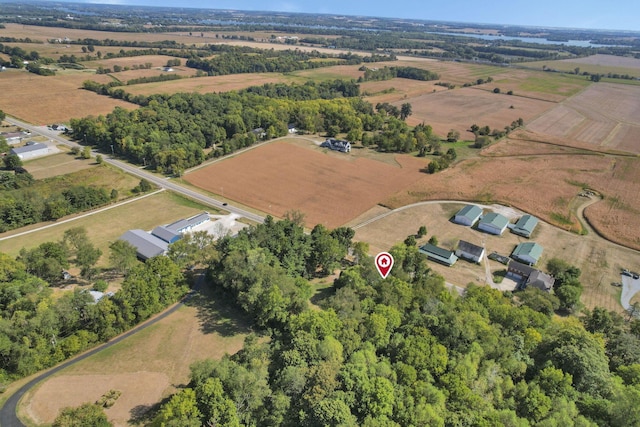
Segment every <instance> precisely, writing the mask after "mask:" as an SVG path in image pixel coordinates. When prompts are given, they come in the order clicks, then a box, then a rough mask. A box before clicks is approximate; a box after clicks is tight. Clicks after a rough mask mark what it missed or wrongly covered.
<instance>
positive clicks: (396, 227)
mask: <svg viewBox="0 0 640 427" xmlns="http://www.w3.org/2000/svg"><path fill="white" fill-rule="evenodd" d="M597 204H598V203H596V205H597ZM461 207H462V205H461V204H458V203H439V202H427V203H424V204H420V205H417V206H413V207H410V208H408V209H404V210H401V211H397V212H394V213H392V214H391V215H389V216H386V217H385V218H383V219H380V220H378V221H375V222H373V223H370V224H368V225H366V226H364V227H362V228H359V229H357V231H356V234H355V238H354V239H355V240H357V241H365V242H368V243H369V244H370V253H372V254H375V253H377V252H379V251H383V250H388V249H389V248H390V247H391V246H393V245H394V244H397V243H400V242H402V241H403V240H404V239H405V238H406V237H407V236H408V235H410V234H414V233H415V232H416V231H417V229H418V227H420V226H421V225H425V226H426V227H427V230H428V235H427V236H425V237H424V238H423V239H422V240H420V244H422V243H426V241H427V240H428V239H429V237H431V236H432V235H435V236H436V237H437V238H438V241H439V244H440V246H442V247H445V248H449V249H454V248H455V246H456V244H457V242H458V241H459V240H460V239H462V240H466V241H469V242H471V243H474V244H477V245H483V244H484V245H485V247H486V250H487V252H488V253H490V252H492V251H497V252H498V253H500V254H503V255H509V254H510V253H511V251H512V250H513V248H514V247H515V246H516V245H517V244H518V243H520V242H523V241H527V239H525V238H523V237H520V236H517V235H515V234H512V233H509V232H508V231H506V232H505V233H504V234H503V235H502V236H500V237H499V236H493V235H489V234H486V233H482V232H480V231H478V230H474V229H472V228H470V227H463V226H460V225H457V224H454V223H452V222H450V221H449V219H450V218H451V217H452V216H453V215H454V214H455V212H456V211H457V210H458V209H460V208H461ZM500 210H501V211H502V208H501V209H500ZM512 222H513V220H512ZM531 241H535V242H537V243H539V244H540V245H541V246H542V247H543V248H544V252H543V256H542V259H541V260H540V261H539V263H538V267H539V268H541V269H543V270H544V269H545V265H546V262H547V261H548V260H549V259H551V258H554V257H558V258H561V259H564V260H566V261H568V262H569V263H571V264H573V265H576V266H577V267H579V268H580V269H581V270H582V276H581V282H582V284H583V285H584V287H585V291H584V293H583V296H582V302H583V303H584V304H585V306H586V307H588V308H590V309H592V308H593V307H596V306H601V307H605V308H607V309H610V310H615V311H618V312H622V306H621V305H620V303H619V298H618V288H615V287H613V286H611V285H610V284H611V282H619V281H620V268H621V267H623V266H627V265H637V259H638V258H637V257H638V252H636V251H633V250H631V249H627V248H622V247H620V246H618V245H615V244H612V243H610V242H607V241H606V240H604V239H602V238H600V237H598V236H596V235H593V234H589V235H587V236H579V235H576V234H573V233H569V232H566V231H563V230H559V229H558V228H556V227H554V226H552V225H550V224H547V223H544V222H542V223H540V224H539V225H538V227H537V228H536V230H535V231H534V235H533V237H532V239H531ZM613 260H615V261H613ZM488 263H489V266H490V269H491V271H492V272H496V271H500V270H504V268H505V266H504V265H502V264H500V263H498V262H495V261H490V260H489V261H488ZM429 266H430V267H431V268H432V269H433V270H435V271H436V272H438V273H440V274H442V275H443V276H444V277H445V278H446V280H447V281H448V282H450V283H453V284H455V285H458V286H463V287H464V286H466V285H467V284H469V283H474V284H478V285H481V284H484V283H486V279H485V278H486V273H485V266H484V264H482V265H476V264H473V263H469V262H466V261H464V260H460V261H458V262H457V263H456V264H455V265H454V266H453V267H446V266H443V265H440V264H438V263H434V262H429Z"/></svg>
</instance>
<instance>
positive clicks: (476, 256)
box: [456, 240, 484, 264]
mask: <svg viewBox="0 0 640 427" xmlns="http://www.w3.org/2000/svg"><path fill="white" fill-rule="evenodd" d="M456 256H457V257H458V258H464V259H466V260H467V261H472V262H476V263H478V264H479V263H480V262H481V261H482V257H483V256H484V248H483V247H482V246H478V245H474V244H473V243H469V242H467V241H464V240H460V241H459V242H458V248H457V249H456Z"/></svg>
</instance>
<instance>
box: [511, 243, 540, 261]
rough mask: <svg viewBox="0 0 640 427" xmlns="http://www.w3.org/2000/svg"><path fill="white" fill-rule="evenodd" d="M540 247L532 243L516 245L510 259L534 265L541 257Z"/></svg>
mask: <svg viewBox="0 0 640 427" xmlns="http://www.w3.org/2000/svg"><path fill="white" fill-rule="evenodd" d="M542 250H543V249H542V246H540V245H539V244H537V243H534V242H523V243H520V244H518V246H516V248H515V249H514V250H513V252H511V258H513V259H515V260H517V261H520V262H523V263H525V264H529V265H534V264H536V263H537V262H538V260H539V259H540V257H541V256H542Z"/></svg>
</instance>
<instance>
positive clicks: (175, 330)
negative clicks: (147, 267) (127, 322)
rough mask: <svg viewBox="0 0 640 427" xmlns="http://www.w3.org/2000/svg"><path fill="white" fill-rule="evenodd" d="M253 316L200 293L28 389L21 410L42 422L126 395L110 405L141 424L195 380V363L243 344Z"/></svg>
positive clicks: (120, 420) (117, 417) (121, 417)
mask: <svg viewBox="0 0 640 427" xmlns="http://www.w3.org/2000/svg"><path fill="white" fill-rule="evenodd" d="M249 325H250V322H249V321H248V320H247V319H245V318H244V317H242V316H241V315H239V314H238V313H237V312H235V311H234V310H233V309H232V308H229V306H228V305H225V304H223V303H222V302H215V301H212V300H211V296H207V297H203V296H196V297H195V298H192V300H191V301H190V302H189V303H188V306H185V307H182V308H181V309H179V310H178V311H176V312H175V313H173V314H171V315H170V316H168V317H167V318H165V319H162V320H161V321H160V322H158V323H157V324H156V325H153V326H151V327H149V328H148V329H146V330H144V331H142V332H139V333H138V334H136V335H134V336H132V337H130V338H127V339H126V340H124V341H123V342H121V343H119V344H117V345H116V346H114V347H111V348H109V349H107V350H105V351H102V352H100V353H98V354H96V355H94V356H92V357H90V358H89V359H86V360H84V361H82V362H80V363H78V364H76V365H73V366H71V367H69V368H68V369H65V370H64V371H62V372H61V373H59V374H57V375H55V376H54V377H52V378H50V379H49V380H47V381H45V382H44V383H41V384H39V385H38V386H37V387H36V388H34V389H32V390H31V391H29V393H27V394H26V395H25V397H24V398H23V400H22V404H21V406H20V407H19V412H20V414H21V415H22V416H23V418H27V419H29V420H31V421H32V422H34V423H36V424H38V425H41V424H49V423H51V422H53V420H54V419H55V417H56V416H57V414H58V413H59V411H60V410H61V409H62V408H64V407H66V406H79V405H81V404H82V403H85V402H94V401H96V400H98V399H99V398H100V397H101V396H102V395H103V394H105V393H107V392H108V391H109V390H111V389H115V390H119V391H121V392H122V395H121V396H120V397H119V398H118V400H117V401H116V403H115V405H113V406H112V407H111V408H109V409H107V410H106V414H107V417H108V418H109V420H110V421H111V422H113V423H114V425H116V426H126V425H131V424H135V420H136V419H138V418H140V417H143V416H144V414H145V413H146V412H147V411H149V410H150V409H152V408H154V407H155V406H156V405H157V404H158V403H159V402H160V401H161V400H162V399H163V398H166V397H167V396H169V395H170V394H171V393H175V392H177V391H178V389H179V388H180V387H182V386H184V385H186V383H187V382H188V380H189V366H190V365H191V364H192V363H194V362H196V361H198V360H203V359H206V358H212V359H220V358H221V357H222V356H223V355H224V354H226V353H228V354H233V353H236V352H237V351H238V350H240V349H241V348H242V345H243V342H244V338H245V337H246V336H247V334H248V333H249V332H250V329H249V328H250V326H249Z"/></svg>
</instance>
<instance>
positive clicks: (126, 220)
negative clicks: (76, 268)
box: [0, 191, 212, 267]
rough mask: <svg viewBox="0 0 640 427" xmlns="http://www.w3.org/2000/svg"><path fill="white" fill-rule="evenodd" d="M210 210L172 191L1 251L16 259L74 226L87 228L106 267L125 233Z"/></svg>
mask: <svg viewBox="0 0 640 427" xmlns="http://www.w3.org/2000/svg"><path fill="white" fill-rule="evenodd" d="M203 210H208V211H209V212H211V211H212V209H211V208H209V207H205V206H203V205H200V204H198V203H195V202H193V201H191V200H189V199H185V198H183V197H181V196H178V195H176V194H174V193H171V192H167V191H164V192H161V193H158V194H154V195H151V196H148V197H145V198H143V199H139V200H135V201H132V202H131V203H128V204H125V205H122V206H118V207H115V208H113V209H109V210H105V211H102V212H98V213H95V214H93V215H89V216H85V217H82V218H79V219H77V220H74V221H71V222H67V223H64V224H56V225H54V226H53V227H49V228H45V229H42V230H39V231H35V232H33V233H30V234H26V235H23V236H18V237H15V238H12V239H6V240H1V241H0V252H5V253H7V254H9V255H11V256H16V255H18V253H19V252H20V249H21V248H23V247H25V248H27V249H30V248H34V247H36V246H38V245H40V244H41V243H44V242H51V241H59V240H61V239H62V236H63V234H64V232H65V230H67V229H69V228H73V227H85V228H86V229H87V233H88V235H89V238H90V239H91V241H92V242H93V243H94V244H95V245H96V246H97V247H98V248H99V249H100V250H102V257H101V258H100V261H99V262H98V265H99V266H103V267H104V266H107V265H108V262H109V261H108V258H109V244H110V243H111V242H113V241H115V240H117V239H118V237H120V236H121V235H122V234H124V232H125V231H127V230H129V229H132V228H141V229H143V230H150V229H152V228H154V227H156V226H157V225H162V224H167V223H169V222H172V221H176V220H178V219H180V218H184V217H188V216H192V215H194V214H197V213H198V212H202V211H203ZM50 224H55V223H41V224H37V225H32V226H30V227H25V228H22V229H18V230H14V231H12V232H10V233H7V235H10V234H16V233H19V232H21V231H25V230H26V229H29V228H30V229H34V228H39V227H42V226H43V225H50Z"/></svg>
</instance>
